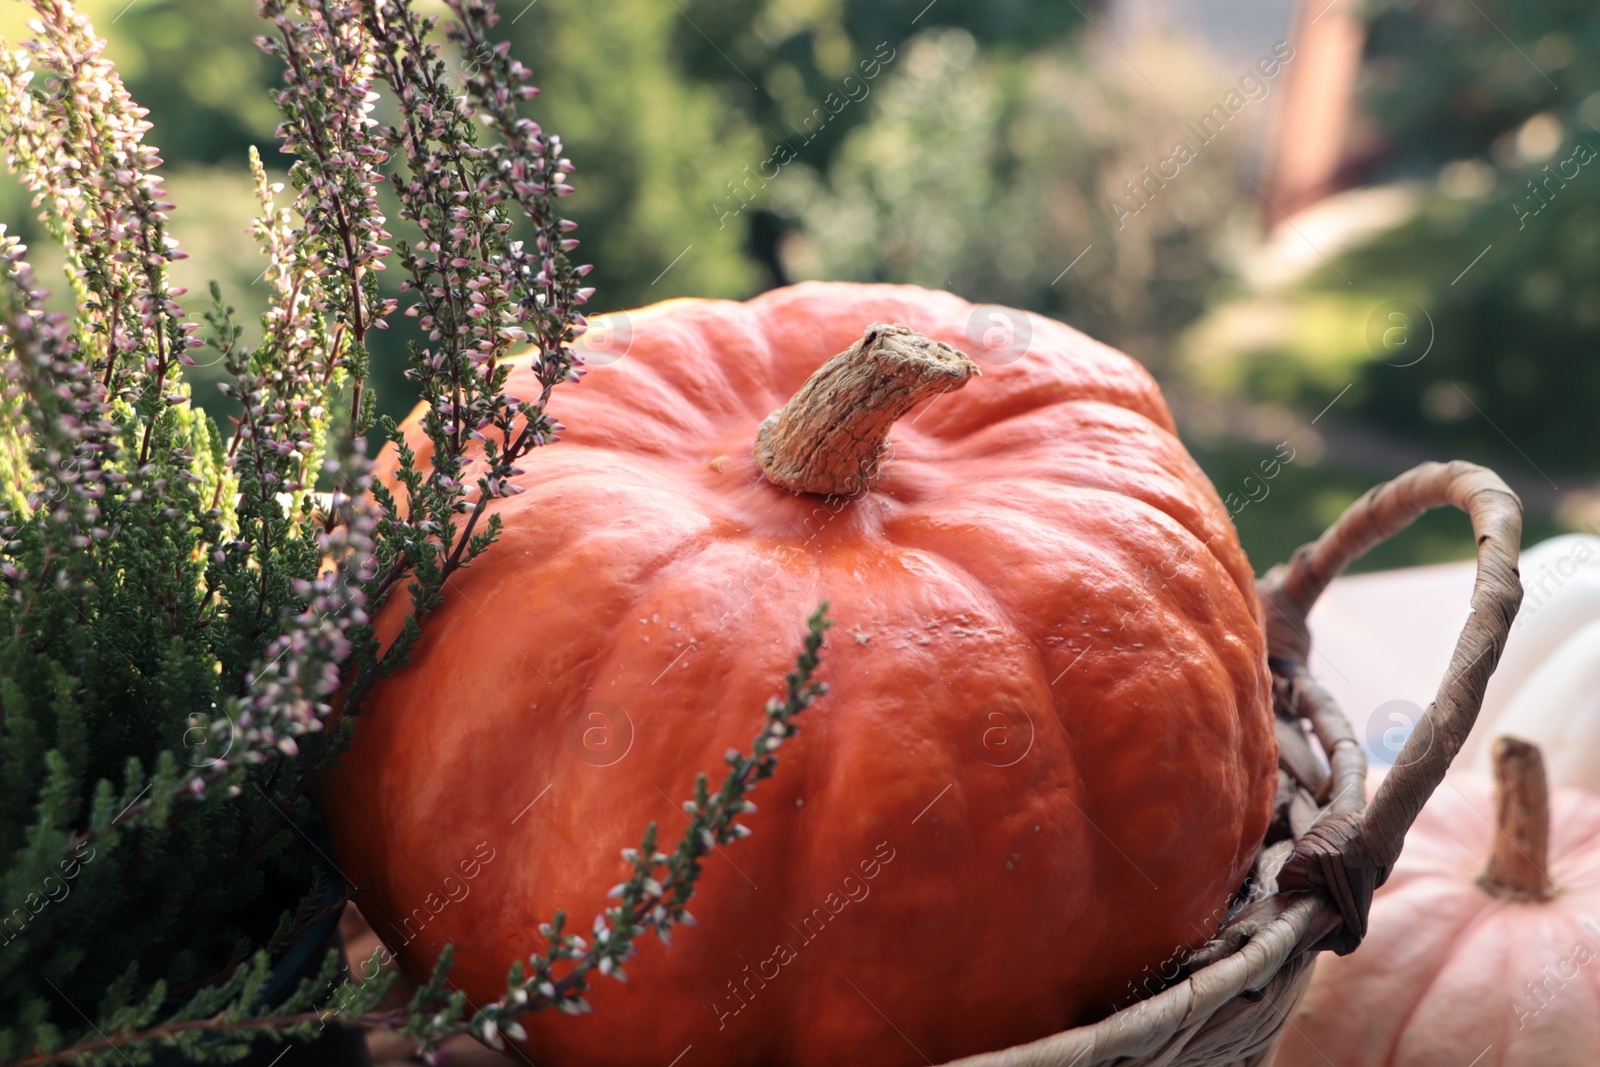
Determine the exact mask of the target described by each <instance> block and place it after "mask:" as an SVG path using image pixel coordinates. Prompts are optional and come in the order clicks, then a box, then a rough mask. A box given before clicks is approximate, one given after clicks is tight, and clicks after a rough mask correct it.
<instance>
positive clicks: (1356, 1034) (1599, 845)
mask: <svg viewBox="0 0 1600 1067" xmlns="http://www.w3.org/2000/svg"><path fill="white" fill-rule="evenodd" d="M1495 760H1496V776H1497V778H1498V788H1496V786H1495V785H1492V784H1491V783H1490V781H1489V780H1488V779H1487V778H1484V777H1482V776H1473V777H1461V778H1454V777H1453V778H1450V779H1448V780H1447V781H1446V782H1445V784H1444V785H1442V786H1440V787H1439V789H1438V790H1436V791H1435V792H1434V794H1433V796H1432V797H1431V798H1430V799H1429V800H1428V803H1427V806H1426V807H1424V808H1423V809H1422V813H1421V815H1419V816H1418V817H1417V821H1416V822H1415V823H1414V824H1413V825H1412V827H1411V830H1410V832H1409V833H1407V835H1406V846H1405V851H1404V852H1403V853H1401V855H1400V860H1399V862H1398V863H1396V864H1395V868H1394V871H1393V873H1391V874H1390V876H1389V880H1388V881H1387V882H1386V883H1385V884H1384V885H1383V886H1382V888H1380V889H1379V890H1378V892H1377V893H1376V895H1375V896H1374V897H1373V901H1372V912H1371V917H1370V920H1369V923H1368V927H1367V936H1366V939H1365V940H1364V941H1363V942H1362V943H1361V947H1360V948H1358V949H1356V951H1355V952H1353V953H1351V954H1350V955H1349V956H1345V957H1340V958H1331V957H1327V956H1324V957H1323V958H1322V959H1321V960H1319V961H1318V963H1317V970H1316V974H1315V975H1314V976H1313V977H1312V980H1311V986H1310V988H1309V989H1308V990H1307V991H1306V995H1305V998H1304V999H1303V1000H1302V1001H1301V1002H1300V1006H1299V1007H1298V1008H1297V1009H1296V1010H1295V1012H1294V1014H1293V1016H1291V1018H1290V1024H1291V1025H1290V1026H1288V1027H1287V1028H1285V1030H1284V1036H1283V1043H1282V1045H1281V1047H1280V1048H1279V1051H1278V1055H1277V1059H1276V1060H1275V1061H1274V1064H1275V1067H1467V1065H1469V1064H1470V1065H1472V1067H1592V1065H1593V1064H1594V1062H1595V1060H1596V1057H1597V1056H1600V798H1596V797H1595V796H1594V795H1593V794H1591V793H1588V792H1586V791H1584V790H1581V789H1559V790H1556V791H1555V792H1554V793H1553V794H1551V795H1549V797H1548V799H1547V797H1546V793H1545V775H1544V768H1543V763H1542V760H1541V759H1540V756H1539V750H1538V749H1537V748H1535V747H1533V746H1532V745H1530V744H1528V743H1527V742H1522V741H1516V740H1513V739H1510V738H1501V739H1500V740H1499V741H1498V742H1497V743H1496V747H1495ZM1485 857H1487V858H1488V864H1487V866H1486V865H1485Z"/></svg>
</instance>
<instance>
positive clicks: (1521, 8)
mask: <svg viewBox="0 0 1600 1067" xmlns="http://www.w3.org/2000/svg"><path fill="white" fill-rule="evenodd" d="M81 6H82V7H83V8H84V9H85V11H86V12H87V13H88V14H89V15H90V16H91V17H92V18H93V19H94V22H95V25H96V26H97V28H98V29H99V31H100V32H101V33H103V34H105V35H106V36H107V37H108V38H109V39H110V49H109V54H110V56H111V58H112V59H113V60H114V61H115V62H116V64H117V66H118V68H119V69H120V70H121V71H122V73H123V76H124V77H125V79H126V80H127V83H128V87H129V89H130V90H131V91H132V93H133V95H134V97H135V98H136V99H137V100H138V101H140V102H141V103H142V104H143V105H144V106H146V107H148V108H149V109H150V112H151V115H150V118H151V120H152V121H153V122H154V126H155V128H154V130H153V131H152V133H151V134H150V135H149V138H148V139H149V140H150V141H151V142H152V143H154V144H156V145H158V146H159V147H160V148H161V150H162V154H163V156H164V158H165V160H166V167H165V173H166V175H167V177H168V179H169V180H168V183H167V187H168V189H169V192H170V194H171V196H170V198H171V199H172V200H173V201H174V202H175V203H176V204H177V205H178V207H177V210H176V212H175V213H174V214H173V224H172V232H174V233H175V234H176V236H177V237H178V239H179V240H180V242H181V244H182V247H183V248H184V249H186V250H187V251H188V252H189V253H190V256H191V258H190V259H189V260H187V261H185V262H184V263H181V264H179V265H178V267H179V269H178V271H177V275H178V278H177V281H178V284H181V285H186V286H187V287H188V288H189V290H190V293H189V295H188V296H187V297H186V298H185V299H186V301H187V302H190V303H192V304H193V305H194V306H195V307H196V308H197V309H198V308H201V307H204V306H206V305H208V304H209V297H208V296H207V285H208V282H209V281H210V280H211V279H216V280H217V281H219V282H220V283H221V285H222V288H223V291H224V293H225V296H226V298H227V300H228V302H229V303H231V304H233V305H234V306H235V307H237V308H238V311H239V313H240V314H239V317H240V320H241V321H243V322H246V323H250V322H252V321H253V320H254V319H255V317H256V316H257V315H258V314H259V313H260V311H261V310H262V309H263V308H264V306H265V296H266V294H265V288H264V286H262V285H261V284H260V283H259V279H260V271H261V267H262V262H261V261H260V260H259V257H258V255H257V252H256V249H255V247H254V246H253V245H252V244H251V242H250V241H249V240H247V239H246V226H247V224H248V221H249V219H250V217H251V215H252V214H253V212H254V210H255V204H254V200H253V197H252V195H251V184H250V176H249V172H248V169H247V165H246V153H247V150H248V148H249V146H251V145H258V146H261V147H262V148H263V150H264V151H263V154H264V155H265V156H266V161H267V165H268V167H269V168H276V169H277V170H278V171H280V172H281V171H282V170H284V169H286V166H285V165H286V163H287V158H286V157H281V156H279V155H278V154H277V153H276V152H275V151H274V139H273V136H272V131H273V128H274V125H275V123H276V118H277V112H276V109H275V108H274V106H273V104H272V103H271V101H270V100H269V99H268V95H267V93H268V89H269V87H270V86H272V85H273V84H274V83H275V82H276V80H277V77H278V75H277V71H276V69H275V67H274V64H273V63H272V62H271V61H270V60H269V59H268V58H267V57H265V56H263V55H262V54H261V53H260V52H259V51H258V50H257V48H256V47H255V46H254V45H253V44H252V43H251V36H252V35H253V34H255V33H257V32H259V25H260V24H259V22H258V20H257V18H256V15H255V12H254V4H253V3H252V2H251V0H132V2H131V3H130V2H128V0H84V2H83V3H82V5H81ZM501 10H502V13H503V15H504V21H503V22H502V23H501V25H500V27H499V30H500V32H501V33H502V34H504V35H505V36H506V37H507V38H509V39H510V41H511V42H512V44H511V47H512V53H513V55H515V56H516V57H518V58H519V59H521V60H522V61H523V62H524V63H525V64H527V65H528V66H529V67H530V68H532V69H533V71H534V73H535V77H536V82H537V84H539V85H540V86H542V87H543V89H544V97H543V98H542V100H541V101H540V102H539V103H538V104H537V105H536V106H535V109H534V113H535V114H536V116H537V118H538V119H539V121H540V122H541V123H543V124H544V125H545V126H546V127H548V128H549V129H552V130H554V131H557V132H559V133H560V134H561V135H562V136H563V138H564V139H565V140H566V142H567V144H568V149H569V150H568V155H569V156H570V157H571V158H572V159H573V160H574V162H575V163H576V165H577V168H578V169H577V175H576V180H575V182H574V184H575V186H576V188H577V193H576V194H575V195H574V196H573V197H572V198H571V199H570V200H568V201H566V202H565V205H564V206H565V207H566V208H567V209H569V210H570V212H571V213H572V215H573V217H574V218H576V219H577V220H578V222H579V223H580V229H579V231H578V233H577V236H578V237H580V238H581V239H582V240H583V249H582V252H581V253H580V254H581V256H582V258H583V259H584V260H585V261H593V262H594V263H595V264H596V269H595V272H594V274H593V275H592V276H591V280H592V282H593V284H594V285H595V286H596V287H597V289H598V292H597V295H596V298H595V301H594V310H596V311H604V310H613V309H622V308H628V307H633V306H637V305H640V304H645V303H651V302H654V301H656V300H660V299H665V298H668V297H673V296H684V295H696V296H724V297H735V298H737V297H746V296H750V295H753V294H755V293H757V292H759V291H761V290H762V289H765V288H768V287H771V286H774V285H779V284H784V283H786V282H789V281H795V280H800V279H804V278H833V279H854V280H876V281H904V282H914V283H917V284H921V285H926V286H931V287H936V288H943V289H950V290H952V291H954V292H956V293H959V294H961V295H962V296H965V297H967V298H969V299H972V300H974V301H982V302H992V303H997V304H1006V305H1014V306H1018V307H1022V308H1026V309H1029V310H1031V311H1036V312H1040V313H1043V314H1046V315H1050V316H1053V317H1056V318H1059V319H1062V320H1064V321H1066V322H1068V323H1071V324H1072V325H1074V326H1076V327H1078V328H1080V329H1082V330H1084V331H1086V332H1088V333H1090V334H1092V335H1094V336H1096V337H1098V338H1100V339H1102V340H1105V341H1107V342H1110V343H1111V344H1114V345H1117V346H1118V347H1121V348H1123V349H1125V350H1126V351H1128V352H1129V353H1131V354H1133V355H1134V356H1136V357H1137V358H1138V359H1140V360H1141V361H1143V362H1144V363H1145V364H1146V365H1147V366H1148V367H1149V368H1150V370H1151V371H1152V372H1153V373H1154V374H1155V375H1156V376H1157V377H1158V378H1159V379H1160V380H1161V382H1162V384H1163V387H1164V388H1165V390H1166V392H1167V395H1168V398H1169V400H1170V401H1171V403H1172V406H1173V408H1174V411H1175V414H1176V415H1177V417H1178V419H1179V423H1180V427H1181V430H1182V433H1183V435H1184V437H1185V440H1186V442H1187V443H1188V444H1189V446H1190V448H1191V449H1192V450H1193V451H1194V452H1195V455H1196V456H1197V458H1198V459H1199V460H1200V462H1201V464H1202V465H1203V466H1204V467H1205V468H1206V469H1207V472H1208V473H1209V474H1210V475H1211V477H1212V479H1213V480H1214V481H1215V482H1216V484H1217V487H1218V489H1219V491H1220V492H1221V493H1222V494H1223V495H1224V497H1225V498H1228V499H1229V500H1230V508H1232V509H1233V510H1234V511H1235V521H1236V522H1237V524H1238V526H1239V528H1240V532H1241V534H1242V536H1243V538H1244V541H1245V545H1246V548H1247V549H1248V550H1249V552H1250V555H1251V558H1252V560H1254V561H1255V563H1256V565H1257V567H1258V569H1265V567H1266V566H1268V565H1269V564H1271V563H1272V562H1275V561H1277V560H1280V559H1282V558H1284V557H1285V556H1286V555H1287V553H1288V552H1289V551H1290V550H1292V549H1293V547H1294V546H1295V545H1297V544H1299V543H1301V542H1302V541H1304V540H1307V539H1309V538H1310V537H1312V536H1314V535H1315V534H1316V533H1317V532H1319V531H1320V530H1321V529H1322V528H1323V527H1324V526H1325V525H1326V524H1327V523H1328V522H1329V521H1330V520H1331V519H1332V518H1333V517H1334V516H1335V515H1336V514H1337V513H1338V512H1339V511H1340V510H1341V509H1342V508H1343V507H1344V506H1345V505H1346V504H1348V503H1349V502H1350V501H1351V500H1353V499H1354V498H1355V497H1356V496H1357V495H1358V494H1359V493H1360V492H1361V491H1362V490H1363V489H1365V488H1366V487H1368V486H1370V485H1371V484H1373V483H1374V482H1376V481H1378V480H1380V479H1382V478H1384V477H1388V476H1390V475H1393V474H1395V473H1398V472H1399V471H1401V470H1403V469H1405V468H1406V467H1409V466H1411V465H1412V464H1414V463H1415V462H1418V461H1419V460H1422V459H1429V458H1437V459H1443V458H1465V459H1472V460H1476V461H1479V462H1483V463H1486V464H1489V465H1491V466H1493V467H1494V468H1495V469H1496V470H1497V471H1499V472H1500V473H1501V474H1502V475H1503V476H1504V477H1505V478H1506V479H1507V481H1508V482H1510V483H1511V484H1512V486H1513V487H1514V488H1516V489H1517V490H1518V492H1519V493H1521V494H1522V496H1523V499H1524V501H1525V502H1526V503H1527V505H1528V509H1529V523H1528V532H1527V535H1526V538H1525V541H1526V543H1529V544H1531V543H1533V542H1535V541H1537V540H1540V539H1542V538H1543V537H1546V536H1549V535H1550V534H1551V533H1554V532H1556V531H1557V530H1559V529H1573V530H1577V529H1593V528H1594V527H1593V526H1592V524H1593V523H1594V522H1596V521H1597V520H1600V447H1596V445H1595V443H1594V428H1595V422H1596V415H1597V410H1600V360H1596V359H1595V358H1594V357H1595V351H1596V341H1597V339H1600V286H1597V279H1600V165H1595V162H1596V159H1597V150H1600V8H1597V7H1595V6H1594V5H1592V4H1590V3H1586V2H1580V0H1545V2H1543V3H1540V4H1525V3H1518V2H1514V0H1468V2H1465V3H1454V2H1452V3H1440V2H1435V0H1370V2H1367V3H1364V4H1363V3H1360V2H1359V0H1332V2H1331V3H1330V2H1328V0H1311V2H1309V3H1296V2H1295V0H1230V2H1226V3H1224V2H1221V0H1213V2H1201V0H1187V2H1184V0H1097V2H1091V0H1067V2H1064V3H1063V2H1061V0H932V2H931V3H930V2H929V0H533V2H528V3H525V2H524V0H508V2H507V3H505V4H503V5H502V7H501ZM25 20H26V9H25V8H24V7H23V6H22V5H20V4H15V3H9V4H5V5H4V6H3V7H0V34H4V36H5V37H6V38H7V39H8V40H10V41H15V40H17V39H18V38H19V37H21V36H25V35H26V34H27V30H26V28H25V25H24V23H25ZM455 61H456V62H459V63H468V62H470V60H469V59H466V58H461V57H457V59H456V60H455ZM378 106H379V109H380V112H381V111H382V109H383V108H384V107H385V106H386V105H385V104H384V103H383V102H380V103H379V105H378ZM391 214H392V213H391ZM0 221H4V222H5V223H6V224H7V225H8V227H10V228H12V230H13V232H18V233H19V234H20V235H21V236H22V237H23V239H24V240H25V241H27V242H28V243H29V244H30V245H34V246H35V250H36V251H35V255H36V262H37V264H38V266H39V267H40V273H41V276H42V277H44V278H45V279H46V281H47V284H49V283H50V281H51V280H52V279H54V278H59V272H58V270H56V269H55V268H57V267H59V265H60V264H59V257H58V258H57V259H56V260H55V261H54V262H52V260H51V258H50V254H49V253H48V252H46V251H45V250H46V249H47V248H48V247H49V242H48V241H47V240H44V239H43V235H42V234H41V233H40V230H39V226H38V224H37V223H36V222H35V221H34V219H33V217H32V212H31V211H30V209H29V207H28V204H27V199H26V197H25V195H24V194H23V193H22V192H21V190H20V188H19V187H18V186H17V184H16V182H15V179H14V178H12V177H10V176H9V175H5V176H0ZM398 229H399V228H398V227H397V230H398ZM397 236H404V234H403V232H402V233H397ZM58 288H60V289H65V286H58ZM413 322H414V320H411V319H405V318H397V319H396V320H395V329H393V330H391V331H389V333H388V334H387V335H382V336H378V337H377V338H375V340H374V345H373V347H374V348H375V349H376V351H377V355H378V365H377V368H376V371H375V374H374V382H375V384H376V386H377V389H378V395H379V398H380V406H381V409H382V410H383V411H385V412H387V413H391V414H395V415H399V414H402V413H403V412H404V411H406V410H408V409H409V408H410V406H411V404H412V400H413V398H412V396H411V394H410V392H409V391H408V387H407V383H406V381H405V380H404V379H403V377H402V376H401V369H402V367H403V366H404V362H405V361H404V355H403V351H404V345H405V342H406V340H407V334H406V330H407V329H408V328H410V327H411V324H412V323H413ZM214 356H215V354H214V353H212V357H214ZM204 359H205V356H204V354H202V362H204ZM218 370H219V371H220V368H218ZM204 373H205V369H204V368H201V374H202V376H203V375H204ZM196 395H197V398H199V399H200V400H201V401H202V402H203V403H204V404H206V406H208V407H209V408H210V409H211V410H213V411H214V412H216V413H218V414H225V413H226V401H225V398H224V397H222V396H221V394H220V393H216V392H215V391H214V390H211V389H207V388H206V387H204V386H200V387H198V388H197V390H196ZM1285 457H1292V458H1290V459H1289V460H1288V461H1287V462H1283V460H1285ZM1267 471H1273V472H1275V473H1274V476H1272V477H1271V478H1268V477H1267V476H1266V473H1265V472H1267ZM1420 525H1421V529H1420V530H1419V531H1417V532H1414V533H1413V534H1411V535H1410V536H1408V537H1405V538H1402V539H1400V540H1399V541H1398V542H1395V543H1391V544H1389V545H1387V546H1384V547H1383V548H1381V549H1379V550H1378V551H1376V552H1374V553H1373V554H1372V556H1371V557H1369V558H1368V559H1367V560H1366V561H1364V564H1363V566H1364V567H1366V568H1373V567H1385V566H1395V565H1400V564H1405V563H1416V562H1426V561H1432V560H1441V559H1454V558H1463V557H1466V556H1470V555H1471V552H1472V540H1471V534H1470V531H1469V530H1468V529H1467V528H1466V525H1465V523H1464V522H1463V521H1462V520H1461V519H1460V517H1459V516H1457V515H1454V514H1435V515H1433V516H1430V517H1429V518H1428V519H1426V520H1425V521H1424V522H1423V523H1422V524H1420Z"/></svg>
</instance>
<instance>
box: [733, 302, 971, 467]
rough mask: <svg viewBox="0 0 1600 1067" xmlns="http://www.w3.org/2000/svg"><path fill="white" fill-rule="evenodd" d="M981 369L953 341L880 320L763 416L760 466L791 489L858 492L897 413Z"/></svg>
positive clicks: (955, 385)
mask: <svg viewBox="0 0 1600 1067" xmlns="http://www.w3.org/2000/svg"><path fill="white" fill-rule="evenodd" d="M978 373H979V371H978V365H977V364H976V363H974V362H972V360H971V359H969V358H967V356H966V354H965V353H963V352H958V351H956V350H955V349H954V348H951V347H950V346H949V345H947V344H944V343H942V342H940V341H935V340H932V339H931V338H927V337H924V336H922V335H921V334H920V333H917V332H916V331H914V330H911V329H908V328H907V327H905V326H901V325H900V324H898V323H896V324H894V325H892V326H890V325H885V324H883V323H874V324H873V325H871V326H868V327H867V330H866V332H865V333H864V334H862V335H861V340H859V341H857V342H856V343H855V344H853V345H851V346H850V347H849V348H847V349H845V350H844V351H843V352H840V353H839V354H838V355H837V356H834V357H833V358H832V359H830V360H828V362H826V363H824V364H823V365H822V366H821V367H819V368H818V369H817V371H816V373H815V374H813V375H812V376H811V377H810V378H808V379H806V383H805V384H804V385H802V386H801V387H800V391H799V392H797V393H795V394H794V396H793V397H791V398H790V399H789V402H788V403H787V404H785V405H784V406H783V407H781V408H779V409H778V410H777V411H774V412H773V413H772V414H771V415H768V416H767V417H766V419H765V420H763V421H762V423H761V428H760V429H759V430H757V431H756V444H755V454H756V465H757V466H758V467H760V468H761V473H762V474H764V475H766V477H767V480H768V481H770V482H771V483H772V484H774V485H777V486H781V487H782V488H784V489H787V490H789V491H790V492H792V493H821V494H825V495H848V494H851V493H855V492H858V491H860V490H862V489H865V488H867V487H868V486H870V485H871V484H872V483H873V482H875V481H876V480H877V478H878V465H879V462H880V461H881V459H882V457H883V453H884V451H885V450H886V449H887V442H888V439H889V428H890V427H891V426H893V425H894V423H895V420H896V419H899V418H900V417H901V416H902V415H904V414H905V413H906V412H908V411H910V410H911V409H912V408H914V407H916V406H917V404H918V403H919V402H920V401H922V400H925V399H927V398H928V397H931V396H936V395H938V394H939V393H943V392H947V391H949V390H951V389H959V388H961V387H962V386H963V385H965V384H966V383H967V379H968V378H971V377H972V376H973V375H975V374H978Z"/></svg>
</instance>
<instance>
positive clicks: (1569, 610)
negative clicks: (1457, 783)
mask: <svg viewBox="0 0 1600 1067" xmlns="http://www.w3.org/2000/svg"><path fill="white" fill-rule="evenodd" d="M1520 569H1521V571H1522V585H1523V589H1524V590H1525V592H1524V595H1523V601H1522V610H1521V612H1519V613H1518V616H1517V621H1516V623H1515V624H1514V626H1513V627H1512V630H1511V637H1510V638H1509V640H1508V641H1507V642H1506V648H1505V653H1504V655H1503V656H1502V657H1501V660H1500V666H1499V667H1498V668H1496V670H1495V673H1494V677H1493V678H1492V679H1490V682H1489V689H1488V692H1487V693H1486V694H1485V695H1484V702H1483V710H1482V711H1480V712H1479V714H1478V724H1477V726H1475V727H1474V728H1473V730H1472V734H1471V735H1470V736H1469V737H1468V738H1467V743H1466V745H1465V746H1463V747H1462V750H1461V754H1460V755H1459V756H1458V757H1457V758H1456V762H1455V769H1461V770H1480V771H1481V770H1488V769H1489V766H1490V749H1491V744H1490V739H1491V738H1494V737H1497V736H1499V735H1501V734H1511V735H1513V736H1516V737H1524V738H1527V739H1528V740H1530V741H1533V742H1535V743H1536V744H1538V745H1539V747H1540V748H1541V749H1543V750H1544V755H1545V763H1546V770H1547V773H1548V775H1549V780H1550V784H1551V785H1562V786H1567V785H1575V786H1581V787H1583V788H1586V789H1589V790H1591V791H1593V792H1596V793H1600V537H1593V536H1590V535H1588V534H1571V535H1568V536H1564V537H1555V538H1551V539H1550V540H1548V541H1545V542H1542V543H1541V544H1538V545H1536V546H1534V547H1533V548H1531V549H1529V550H1528V551H1526V552H1524V553H1523V554H1522V562H1521V565H1520Z"/></svg>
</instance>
